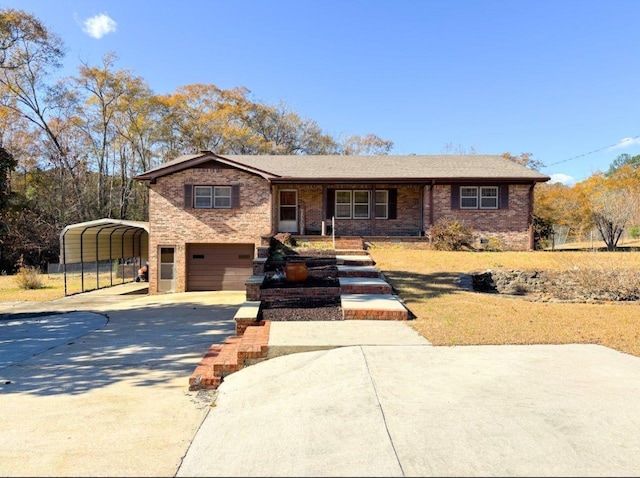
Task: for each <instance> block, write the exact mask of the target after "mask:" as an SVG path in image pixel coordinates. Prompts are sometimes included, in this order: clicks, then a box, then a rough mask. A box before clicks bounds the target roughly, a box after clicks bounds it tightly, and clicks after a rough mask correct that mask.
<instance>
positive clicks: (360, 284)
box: [338, 277, 393, 294]
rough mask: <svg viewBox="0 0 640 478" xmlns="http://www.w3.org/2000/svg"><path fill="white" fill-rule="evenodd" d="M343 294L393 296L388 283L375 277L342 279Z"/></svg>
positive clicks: (341, 288)
mask: <svg viewBox="0 0 640 478" xmlns="http://www.w3.org/2000/svg"><path fill="white" fill-rule="evenodd" d="M338 281H339V282H340V293H341V294H391V293H392V292H393V291H392V289H391V286H390V285H389V284H387V282H386V281H384V280H383V279H380V278H374V277H340V278H338Z"/></svg>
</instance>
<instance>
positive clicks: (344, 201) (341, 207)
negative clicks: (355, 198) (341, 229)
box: [336, 191, 351, 219]
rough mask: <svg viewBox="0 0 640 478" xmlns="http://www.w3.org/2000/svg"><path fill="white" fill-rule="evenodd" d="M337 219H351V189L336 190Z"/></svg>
mask: <svg viewBox="0 0 640 478" xmlns="http://www.w3.org/2000/svg"><path fill="white" fill-rule="evenodd" d="M336 219H351V191H336Z"/></svg>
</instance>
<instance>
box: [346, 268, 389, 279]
mask: <svg viewBox="0 0 640 478" xmlns="http://www.w3.org/2000/svg"><path fill="white" fill-rule="evenodd" d="M338 277H372V278H378V277H380V272H378V269H376V268H375V267H374V266H345V265H342V266H338Z"/></svg>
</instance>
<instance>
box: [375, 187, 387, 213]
mask: <svg viewBox="0 0 640 478" xmlns="http://www.w3.org/2000/svg"><path fill="white" fill-rule="evenodd" d="M375 208H376V210H375V214H376V216H375V217H376V219H387V218H388V217H389V191H386V190H385V191H376V206H375Z"/></svg>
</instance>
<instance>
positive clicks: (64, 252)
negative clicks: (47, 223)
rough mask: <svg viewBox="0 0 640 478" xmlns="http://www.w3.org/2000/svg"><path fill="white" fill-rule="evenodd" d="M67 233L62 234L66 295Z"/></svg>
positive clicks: (65, 294) (65, 288)
mask: <svg viewBox="0 0 640 478" xmlns="http://www.w3.org/2000/svg"><path fill="white" fill-rule="evenodd" d="M65 238H66V234H63V235H62V275H63V276H64V296H65V297H66V296H67V244H66V240H65Z"/></svg>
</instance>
